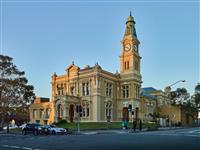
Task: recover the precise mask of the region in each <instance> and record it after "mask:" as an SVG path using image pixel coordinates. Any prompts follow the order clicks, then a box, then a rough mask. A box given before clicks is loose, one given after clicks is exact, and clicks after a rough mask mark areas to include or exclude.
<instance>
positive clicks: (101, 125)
mask: <svg viewBox="0 0 200 150" xmlns="http://www.w3.org/2000/svg"><path fill="white" fill-rule="evenodd" d="M57 126H58V127H62V128H68V129H70V130H77V123H62V124H61V123H60V124H57ZM142 127H143V128H158V124H157V123H156V122H147V123H143V124H142ZM80 128H81V130H101V129H103V130H107V129H121V128H122V122H81V123H80ZM128 128H129V129H130V128H132V122H129V123H128ZM137 128H139V124H138V125H137Z"/></svg>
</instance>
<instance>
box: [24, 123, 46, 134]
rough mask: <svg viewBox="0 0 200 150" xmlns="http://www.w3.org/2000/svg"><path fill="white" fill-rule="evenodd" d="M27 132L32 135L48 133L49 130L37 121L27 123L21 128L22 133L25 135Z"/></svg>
mask: <svg viewBox="0 0 200 150" xmlns="http://www.w3.org/2000/svg"><path fill="white" fill-rule="evenodd" d="M28 133H31V134H33V135H38V134H46V135H48V134H49V130H48V129H47V128H44V127H43V126H41V125H40V124H38V123H28V124H26V125H25V126H24V127H23V128H22V134H23V135H26V134H28Z"/></svg>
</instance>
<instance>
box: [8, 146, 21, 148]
mask: <svg viewBox="0 0 200 150" xmlns="http://www.w3.org/2000/svg"><path fill="white" fill-rule="evenodd" d="M10 147H11V148H20V147H19V146H10Z"/></svg>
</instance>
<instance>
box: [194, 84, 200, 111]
mask: <svg viewBox="0 0 200 150" xmlns="http://www.w3.org/2000/svg"><path fill="white" fill-rule="evenodd" d="M194 102H195V105H196V107H197V108H198V109H200V83H198V84H197V85H196V87H195V94H194Z"/></svg>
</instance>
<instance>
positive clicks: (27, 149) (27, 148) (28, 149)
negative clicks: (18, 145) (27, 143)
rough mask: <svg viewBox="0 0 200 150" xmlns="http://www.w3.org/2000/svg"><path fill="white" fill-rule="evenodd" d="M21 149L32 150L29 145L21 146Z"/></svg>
mask: <svg viewBox="0 0 200 150" xmlns="http://www.w3.org/2000/svg"><path fill="white" fill-rule="evenodd" d="M22 149H26V150H32V148H29V147H22Z"/></svg>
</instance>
